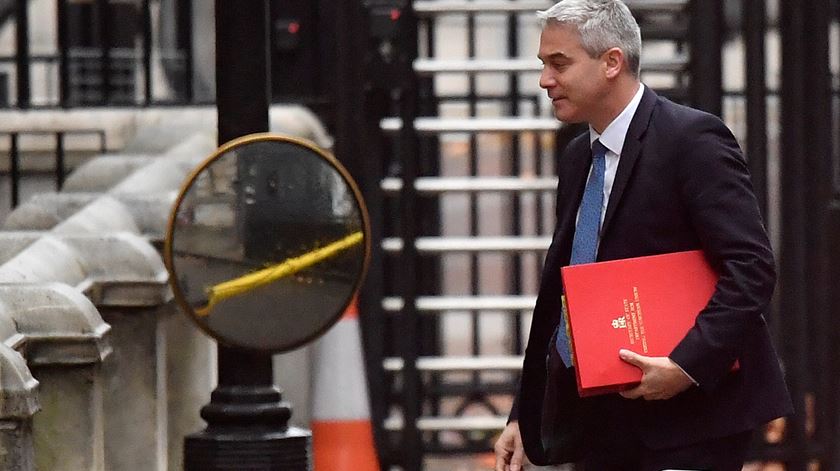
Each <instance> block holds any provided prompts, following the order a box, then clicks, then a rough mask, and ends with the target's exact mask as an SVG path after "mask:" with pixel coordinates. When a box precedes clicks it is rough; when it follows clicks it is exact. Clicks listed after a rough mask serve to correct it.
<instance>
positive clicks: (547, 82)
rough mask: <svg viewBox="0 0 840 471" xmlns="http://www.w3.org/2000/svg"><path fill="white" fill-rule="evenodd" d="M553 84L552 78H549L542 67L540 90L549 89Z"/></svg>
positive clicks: (548, 74) (549, 75)
mask: <svg viewBox="0 0 840 471" xmlns="http://www.w3.org/2000/svg"><path fill="white" fill-rule="evenodd" d="M554 84H555V81H554V78H553V77H552V76H551V74H550V73H548V71H546V68H545V67H544V68H543V70H542V72H541V73H540V88H546V89H548V88H551V87H553V86H554Z"/></svg>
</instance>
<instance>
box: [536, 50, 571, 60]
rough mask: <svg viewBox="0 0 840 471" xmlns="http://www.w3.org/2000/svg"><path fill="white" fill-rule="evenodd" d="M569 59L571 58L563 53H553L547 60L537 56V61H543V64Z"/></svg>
mask: <svg viewBox="0 0 840 471" xmlns="http://www.w3.org/2000/svg"><path fill="white" fill-rule="evenodd" d="M568 58H569V56H567V55H566V54H563V53H562V52H552V53H551V54H549V55H548V56H546V57H545V58H543V57H540V55H539V54H537V59H539V60H541V61H543V62H545V61H547V60H548V61H551V60H557V59H568Z"/></svg>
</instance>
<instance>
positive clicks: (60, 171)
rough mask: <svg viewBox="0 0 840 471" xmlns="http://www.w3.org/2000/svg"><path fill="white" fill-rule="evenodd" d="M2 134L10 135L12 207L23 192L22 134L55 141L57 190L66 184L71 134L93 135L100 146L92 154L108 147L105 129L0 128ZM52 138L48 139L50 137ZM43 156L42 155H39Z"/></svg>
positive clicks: (54, 161)
mask: <svg viewBox="0 0 840 471" xmlns="http://www.w3.org/2000/svg"><path fill="white" fill-rule="evenodd" d="M0 136H8V143H9V144H8V146H9V147H8V152H9V153H8V165H9V166H8V176H9V181H10V185H9V188H10V193H9V201H10V206H11V207H12V208H15V207H17V205H18V204H19V203H20V193H21V178H22V173H23V172H22V169H21V143H20V138H21V137H22V136H40V137H44V139H40V140H39V141H38V142H39V143H44V142H46V141H47V140H49V141H51V142H52V143H54V160H53V172H52V173H53V175H54V181H55V189H56V191H58V190H60V189H61V186H62V185H63V184H64V178H65V176H66V175H67V167H66V154H67V149H66V142H67V138H68V137H70V136H93V137H94V138H95V139H97V140H98V143H97V145H98V147H97V148H94V149H91V154H94V153H96V152H99V153H104V152H105V151H106V149H107V147H108V143H107V140H106V136H105V130H103V129H64V130H46V129H37V130H0ZM50 137H51V138H52V139H48V138H50ZM38 158H41V156H38Z"/></svg>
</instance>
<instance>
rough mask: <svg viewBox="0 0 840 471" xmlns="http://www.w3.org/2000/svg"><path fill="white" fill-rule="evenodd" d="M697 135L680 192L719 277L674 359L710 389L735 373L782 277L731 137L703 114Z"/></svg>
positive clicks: (682, 165) (685, 159) (682, 161)
mask: <svg viewBox="0 0 840 471" xmlns="http://www.w3.org/2000/svg"><path fill="white" fill-rule="evenodd" d="M691 134H692V135H696V138H695V139H694V140H692V141H691V142H690V143H689V144H688V145H686V146H685V148H686V152H685V153H684V154H683V155H681V156H680V158H679V164H678V166H679V170H678V172H679V174H678V178H679V184H680V189H681V190H680V191H681V192H682V199H683V201H684V202H685V205H686V206H687V209H688V212H689V214H690V217H691V222H692V224H693V225H694V228H695V231H696V233H697V235H698V238H699V240H700V244H701V246H702V248H703V251H704V252H705V254H706V257H707V258H708V260H709V262H710V263H711V264H712V266H713V267H715V269H717V271H718V273H719V275H720V279H719V281H718V284H717V286H716V288H715V292H714V294H713V295H712V298H711V299H710V301H709V303H708V304H707V305H706V307H705V308H704V309H703V310H702V311H701V312H700V313H699V315H698V317H697V321H696V322H695V325H694V326H693V327H692V328H691V329H690V330H689V332H688V333H687V334H686V336H685V337H684V338H683V340H682V341H681V342H680V343H679V344H678V345H677V346H676V347H675V348H674V350H673V351H672V352H671V354H670V358H671V359H672V360H673V361H674V362H675V363H677V364H678V365H679V366H680V367H682V368H683V370H684V371H685V372H686V373H688V374H689V375H690V376H691V377H692V378H694V379H695V380H696V381H697V382H698V383H699V386H700V388H702V389H704V390H707V391H710V390H713V389H714V388H715V387H716V386H717V384H718V383H719V382H720V380H721V379H722V378H723V377H725V375H726V374H728V373H729V371H730V370H731V368H732V364H733V363H734V362H735V360H737V358H738V356H739V351H740V347H741V345H742V344H743V339H744V338H745V335H746V334H747V333H748V332H749V331H750V329H756V328H758V326H760V325H762V323H761V316H762V313H763V312H764V310H765V309H766V307H767V305H768V304H769V302H770V298H771V296H772V294H773V289H774V286H775V281H776V272H775V262H774V259H773V252H772V250H771V248H770V242H769V240H768V238H767V234H766V231H765V229H764V225H763V223H762V220H761V215H760V213H759V209H758V204H757V202H756V199H755V194H754V193H753V188H752V183H751V181H750V177H749V173H748V171H747V166H746V162H745V161H744V158H743V156H742V154H741V150H740V148H739V147H738V144H737V142H736V140H735V138H734V137H733V136H732V133H731V132H730V131H729V130H728V129H727V128H726V126H725V125H724V124H723V123H722V122H721V121H720V120H719V119H717V118H716V117H713V116H711V115H706V114H703V115H702V117H701V118H700V119H698V120H696V122H695V123H694V125H693V126H692V129H691Z"/></svg>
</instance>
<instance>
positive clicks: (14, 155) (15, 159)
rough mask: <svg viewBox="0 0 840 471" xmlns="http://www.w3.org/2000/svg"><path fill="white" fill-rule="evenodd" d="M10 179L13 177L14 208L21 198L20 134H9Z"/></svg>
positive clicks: (12, 197) (12, 195) (12, 196)
mask: <svg viewBox="0 0 840 471" xmlns="http://www.w3.org/2000/svg"><path fill="white" fill-rule="evenodd" d="M9 179H11V185H9V186H10V187H11V191H12V194H11V199H12V208H16V207H17V205H18V201H19V198H20V195H19V193H20V156H19V155H18V134H17V133H16V132H13V133H11V134H9Z"/></svg>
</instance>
